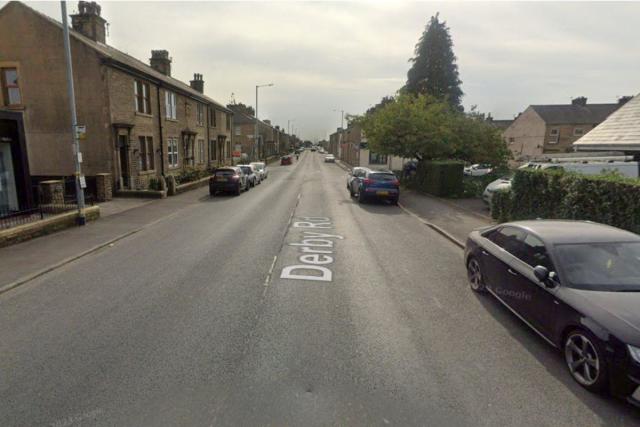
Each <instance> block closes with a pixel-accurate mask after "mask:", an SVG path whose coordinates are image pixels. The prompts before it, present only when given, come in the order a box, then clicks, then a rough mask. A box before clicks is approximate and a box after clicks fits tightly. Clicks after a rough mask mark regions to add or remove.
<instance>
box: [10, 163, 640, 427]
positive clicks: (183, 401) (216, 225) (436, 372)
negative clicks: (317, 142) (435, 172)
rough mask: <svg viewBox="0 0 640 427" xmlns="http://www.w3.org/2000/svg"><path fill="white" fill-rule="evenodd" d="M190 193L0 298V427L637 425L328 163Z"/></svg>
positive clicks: (440, 250) (440, 241)
mask: <svg viewBox="0 0 640 427" xmlns="http://www.w3.org/2000/svg"><path fill="white" fill-rule="evenodd" d="M181 196H184V198H181ZM181 196H177V197H173V198H170V199H166V200H161V201H156V202H153V203H152V204H149V205H147V206H145V207H143V209H139V208H134V209H131V210H128V211H125V212H122V213H120V214H115V215H113V216H111V217H108V218H106V219H105V220H104V221H98V222H97V223H96V224H95V225H96V226H97V225H98V224H100V223H102V222H104V223H107V222H110V221H113V219H115V218H118V217H121V218H127V220H126V221H125V222H126V223H127V224H129V225H131V224H134V223H135V219H136V218H138V219H139V221H140V223H143V220H142V217H143V216H146V215H151V214H149V213H148V212H149V211H151V212H156V214H155V215H157V219H155V220H152V222H149V221H148V218H147V222H145V224H146V226H144V227H143V228H142V229H141V230H140V231H138V232H136V233H135V234H132V235H130V236H127V237H124V238H122V239H121V240H119V241H117V242H116V243H114V245H113V246H106V247H103V248H102V249H99V250H96V251H94V252H93V253H91V254H89V255H87V256H84V257H81V258H79V259H76V260H75V261H72V262H70V263H68V264H65V265H64V266H61V267H60V268H58V269H55V270H53V271H50V272H48V273H46V274H43V275H41V276H39V277H37V278H35V279H33V280H31V281H29V282H27V283H25V284H23V285H21V286H19V287H16V288H14V289H13V290H11V291H8V292H5V293H3V294H2V295H0V324H1V325H2V329H0V355H2V356H1V357H0V372H1V373H2V375H1V376H0V425H2V426H23V425H28V426H40V425H54V426H72V425H97V426H113V425H132V426H147V425H149V426H165V425H166V426H174V425H189V426H211V425H328V424H330V425H335V424H339V425H455V426H467V425H468V426H478V425H481V426H495V425H498V426H503V425H509V426H510V425H518V426H555V425H562V426H600V425H614V426H626V425H629V426H631V425H639V424H640V412H639V411H638V410H637V409H635V408H633V407H631V406H629V405H627V404H625V403H623V402H621V401H619V400H616V399H612V398H610V397H606V396H599V395H594V394H591V393H589V392H587V391H585V390H583V389H582V388H581V387H579V386H578V385H577V384H575V383H574V382H573V380H572V379H571V378H570V376H569V375H568V374H567V372H566V369H565V367H564V364H563V361H562V357H561V355H560V354H558V353H557V352H556V351H555V350H553V349H552V348H550V347H549V346H548V345H547V344H546V343H545V342H544V341H543V340H542V339H541V338H539V337H538V336H537V335H536V334H535V333H533V332H532V331H531V330H529V329H528V328H527V327H526V326H525V325H523V324H522V322H521V321H520V320H518V319H517V318H516V317H515V316H513V315H512V314H511V313H510V312H509V311H508V310H506V309H504V308H502V306H500V305H499V303H498V302H496V301H495V300H493V299H491V298H489V297H485V296H480V295H477V294H475V293H473V292H471V291H470V290H469V287H468V284H467V280H466V273H465V268H464V266H463V262H462V261H463V259H462V257H463V254H462V251H461V249H460V248H459V247H458V246H456V245H454V244H452V243H451V242H450V241H449V240H448V239H446V238H444V237H443V236H442V235H441V234H439V233H437V232H436V231H435V230H433V229H432V228H430V227H427V226H425V224H424V223H423V222H422V221H421V220H419V219H418V218H416V217H415V216H413V215H410V214H408V213H407V212H405V211H404V210H402V209H401V208H399V207H396V206H391V205H386V204H376V203H370V204H358V203H357V202H356V201H355V200H353V199H351V198H350V197H349V194H348V192H347V190H346V188H345V173H344V171H343V170H342V169H340V168H339V166H338V165H336V164H325V163H323V162H322V158H321V156H320V155H317V154H314V153H310V152H305V154H303V156H302V157H301V158H300V161H299V162H294V164H293V165H292V166H282V167H280V166H272V167H271V171H270V174H269V179H268V180H266V181H265V182H263V183H262V184H260V185H259V186H257V187H255V188H254V189H251V190H250V191H249V192H247V193H245V194H242V195H241V196H238V197H233V196H228V197H216V198H210V197H208V195H207V194H206V189H199V190H195V191H193V192H189V193H185V194H184V195H181ZM408 203H410V200H409V202H408ZM425 203H426V202H425ZM420 206H421V203H417V202H416V203H414V204H413V205H412V207H413V208H415V209H416V210H417V209H421V207H420ZM422 208H424V206H423V207H422ZM172 212H173V213H172ZM85 230H89V227H87V228H85ZM0 269H2V270H4V267H0Z"/></svg>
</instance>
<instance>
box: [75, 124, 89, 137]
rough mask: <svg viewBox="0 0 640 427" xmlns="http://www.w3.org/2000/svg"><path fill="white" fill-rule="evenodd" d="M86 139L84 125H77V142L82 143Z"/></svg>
mask: <svg viewBox="0 0 640 427" xmlns="http://www.w3.org/2000/svg"><path fill="white" fill-rule="evenodd" d="M86 137H87V127H86V126H85V125H77V126H76V138H77V139H78V140H79V141H84V139H85V138H86Z"/></svg>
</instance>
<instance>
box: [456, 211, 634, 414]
mask: <svg viewBox="0 0 640 427" xmlns="http://www.w3.org/2000/svg"><path fill="white" fill-rule="evenodd" d="M465 262H466V266H467V271H468V277H469V282H470V286H471V289H473V290H474V291H476V292H484V291H488V292H489V293H490V294H492V295H493V296H494V297H496V298H497V299H498V300H499V301H500V302H501V303H503V304H504V305H505V306H507V308H509V309H510V310H511V311H512V312H513V313H514V314H515V315H516V316H518V317H519V318H520V319H522V320H523V321H524V322H525V323H526V324H527V325H529V326H530V327H531V328H532V329H533V330H534V331H536V332H537V333H538V334H539V335H541V336H542V337H543V338H544V339H545V340H546V341H548V342H549V343H550V344H551V345H553V346H554V347H557V348H559V349H560V350H561V351H562V352H563V354H564V359H565V362H566V365H567V367H568V369H569V372H570V373H571V376H572V377H573V378H574V379H575V380H576V381H577V382H578V383H579V384H580V385H581V386H583V387H584V388H586V389H588V390H590V391H603V390H606V389H609V390H610V391H611V392H613V393H614V394H616V395H620V396H623V397H625V398H626V399H627V400H628V401H629V402H631V403H633V404H635V405H637V406H640V236H638V235H636V234H633V233H630V232H628V231H624V230H620V229H617V228H614V227H610V226H606V225H602V224H597V223H593V222H583V221H551V220H537V221H521V222H512V223H505V224H500V225H497V226H493V227H490V228H485V229H482V230H478V231H474V232H472V233H471V234H470V235H469V238H468V239H467V244H466V250H465Z"/></svg>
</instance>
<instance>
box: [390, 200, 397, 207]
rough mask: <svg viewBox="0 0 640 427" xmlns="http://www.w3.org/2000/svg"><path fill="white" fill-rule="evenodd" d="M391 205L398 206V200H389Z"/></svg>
mask: <svg viewBox="0 0 640 427" xmlns="http://www.w3.org/2000/svg"><path fill="white" fill-rule="evenodd" d="M391 204H392V205H396V206H398V199H397V198H395V199H391Z"/></svg>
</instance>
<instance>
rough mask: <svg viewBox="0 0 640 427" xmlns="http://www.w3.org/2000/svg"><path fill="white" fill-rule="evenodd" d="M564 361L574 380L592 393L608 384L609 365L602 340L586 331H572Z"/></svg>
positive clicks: (566, 346) (566, 344) (569, 335)
mask: <svg viewBox="0 0 640 427" xmlns="http://www.w3.org/2000/svg"><path fill="white" fill-rule="evenodd" d="M564 360H565V363H566V364H567V368H568V369H569V373H570V374H571V376H572V377H573V379H574V380H575V381H576V382H577V383H578V384H580V385H581V386H582V387H584V388H586V389H587V390H589V391H592V392H601V391H603V390H604V389H605V388H606V386H607V384H608V379H607V365H606V361H605V359H604V351H603V346H602V344H601V343H600V340H598V338H596V337H595V336H594V335H593V334H592V333H591V332H589V331H587V330H584V329H575V330H573V331H571V332H570V333H569V334H568V335H567V338H566V339H565V341H564Z"/></svg>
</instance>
